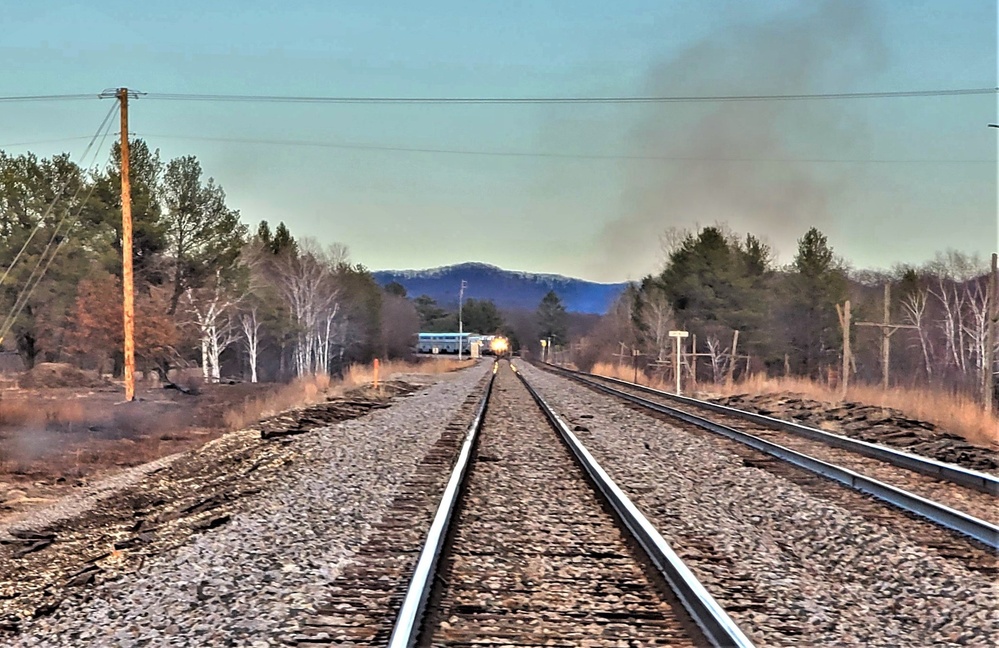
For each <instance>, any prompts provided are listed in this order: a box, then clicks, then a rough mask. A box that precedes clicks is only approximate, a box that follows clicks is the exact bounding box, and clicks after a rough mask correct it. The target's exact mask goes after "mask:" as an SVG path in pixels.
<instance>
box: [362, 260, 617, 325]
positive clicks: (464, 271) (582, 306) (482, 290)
mask: <svg viewBox="0 0 999 648" xmlns="http://www.w3.org/2000/svg"><path fill="white" fill-rule="evenodd" d="M372 274H373V275H374V277H375V281H377V282H378V283H379V285H382V286H384V285H386V284H388V283H391V282H393V281H395V282H398V283H400V284H402V285H403V286H404V287H405V288H406V293H407V295H408V296H409V297H410V298H412V297H418V296H420V295H429V296H430V297H432V298H434V299H435V300H436V301H437V303H438V304H441V305H442V306H448V307H451V306H456V305H457V304H458V289H459V287H460V286H461V281H462V280H464V281H465V282H466V283H467V286H466V288H465V299H469V298H471V299H491V300H492V301H493V302H494V303H495V304H496V306H497V307H499V308H501V309H520V308H526V309H530V310H534V309H536V308H537V307H538V304H539V303H540V302H541V298H542V297H544V296H545V294H547V293H548V291H549V290H554V291H555V293H556V294H558V296H559V298H560V299H561V300H562V303H563V304H564V305H565V309H566V310H567V311H570V312H576V313H596V314H599V315H602V314H604V313H606V312H607V310H608V309H609V308H610V306H611V304H612V303H613V302H614V300H615V299H616V298H617V296H618V295H620V294H621V292H622V291H623V290H624V288H625V286H627V285H628V284H626V283H612V284H602V283H595V282H592V281H584V280H582V279H574V278H572V277H563V276H562V275H556V274H537V273H531V272H515V271H511V270H503V269H502V268H497V267H496V266H493V265H489V264H486V263H460V264H457V265H451V266H444V267H441V268H430V269H428V270H378V271H374V272H372Z"/></svg>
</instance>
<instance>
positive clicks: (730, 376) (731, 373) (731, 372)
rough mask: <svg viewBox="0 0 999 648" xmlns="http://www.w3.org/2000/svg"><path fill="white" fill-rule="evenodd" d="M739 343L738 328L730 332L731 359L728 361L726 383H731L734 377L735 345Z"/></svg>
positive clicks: (736, 358)
mask: <svg viewBox="0 0 999 648" xmlns="http://www.w3.org/2000/svg"><path fill="white" fill-rule="evenodd" d="M738 345H739V329H736V330H735V333H733V334H732V359H731V360H730V361H729V363H728V378H727V379H726V381H725V382H726V384H728V385H731V384H732V381H733V379H734V378H735V362H736V360H738V359H739V358H738V356H737V355H736V347H737V346H738Z"/></svg>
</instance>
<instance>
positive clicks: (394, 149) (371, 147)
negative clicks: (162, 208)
mask: <svg viewBox="0 0 999 648" xmlns="http://www.w3.org/2000/svg"><path fill="white" fill-rule="evenodd" d="M135 136H136V137H144V138H160V139H177V140H191V141H201V142H224V143H231V144H247V145H251V146H252V145H260V146H306V147H315V148H331V149H339V150H347V151H371V152H385V153H425V154H442V155H470V156H482V157H518V158H525V157H526V158H555V159H568V160H646V161H661V162H818V163H823V162H824V163H830V164H837V163H842V164H855V163H860V164H863V163H871V164H905V163H911V164H981V163H993V164H994V163H995V160H987V159H964V160H961V159H949V160H948V159H942V160H930V159H923V160H919V159H858V158H854V159H843V158H724V157H698V156H668V155H610V154H600V153H557V152H544V151H484V150H471V149H447V148H423V147H407V146H384V145H379V144H361V143H351V142H317V141H312V140H284V139H249V138H238V137H203V136H196V135H191V136H188V135H161V134H157V133H135Z"/></svg>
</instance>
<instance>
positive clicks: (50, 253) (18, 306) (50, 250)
mask: <svg viewBox="0 0 999 648" xmlns="http://www.w3.org/2000/svg"><path fill="white" fill-rule="evenodd" d="M116 108H118V105H117V104H115V105H113V106H112V107H111V109H110V110H109V111H108V114H107V115H105V117H104V120H103V121H102V122H101V126H100V128H99V129H98V131H97V133H95V135H94V138H93V139H92V140H91V142H90V144H88V146H87V149H86V151H85V152H84V155H83V156H81V162H84V158H86V155H87V153H88V152H89V151H90V149H91V148H92V146H93V144H94V142H95V141H96V140H97V137H98V136H100V145H99V146H98V147H97V148H96V149H94V154H93V158H92V161H91V164H90V165H88V166H81V167H80V169H81V171H82V170H83V169H85V168H96V163H97V156H98V152H99V151H100V150H101V149H103V148H104V144H105V142H106V141H107V137H108V134H109V132H110V131H111V126H112V123H113V122H112V121H111V116H112V115H113V114H114V113H115V112H116V110H115V109H116ZM102 131H103V132H102ZM81 180H82V173H81ZM68 183H69V180H68V179H67V180H66V182H64V183H63V186H62V189H65V187H66V186H67V185H68ZM84 184H87V183H84V182H82V181H81V182H80V184H79V186H78V187H77V189H76V192H75V193H74V194H73V197H72V199H71V201H73V202H77V199H78V198H79V196H80V192H81V191H82V190H83V186H84ZM89 185H90V189H89V190H88V191H87V195H86V196H85V197H84V198H83V200H82V201H79V202H78V203H77V204H78V206H77V209H76V213H74V214H73V216H72V220H70V218H69V216H70V213H71V212H72V208H70V209H68V210H67V211H66V212H65V213H64V214H63V216H62V218H61V219H60V220H59V222H58V223H57V224H56V227H55V229H54V230H53V231H52V236H51V237H50V238H49V241H48V243H47V244H46V245H45V247H44V248H43V249H42V252H41V253H40V254H39V256H38V261H37V262H36V263H35V267H34V268H33V269H32V271H31V274H29V275H28V279H27V280H26V281H25V285H24V286H23V287H22V289H21V291H20V292H19V294H18V297H17V299H16V300H15V302H14V306H13V307H12V309H11V312H10V313H8V315H7V317H6V318H5V319H4V321H3V323H2V324H0V340H3V338H5V337H6V336H7V334H8V333H9V332H10V330H11V329H12V328H13V326H14V323H15V322H16V321H17V318H18V317H20V316H21V313H22V312H23V311H24V309H25V307H26V306H27V304H28V302H29V301H30V300H31V297H32V295H34V293H35V290H36V289H37V288H38V286H39V284H40V283H41V281H42V279H43V278H44V277H45V274H46V273H47V272H48V269H49V267H50V266H51V265H52V262H53V261H54V260H55V258H56V256H57V255H58V254H59V250H61V249H62V247H63V246H64V245H65V244H66V242H67V241H69V233H70V230H71V229H72V225H73V223H74V222H75V221H76V220H77V219H78V218H79V216H80V214H81V213H82V212H83V208H84V206H85V205H86V204H87V202H88V201H89V200H90V197H91V196H92V195H93V193H94V189H96V187H97V183H95V182H91V183H89ZM59 193H61V191H60V192H59ZM57 196H58V194H57ZM54 204H55V202H54V201H53V204H52V205H50V206H49V209H48V210H47V211H46V215H47V214H48V213H49V212H51V210H52V208H53V207H54ZM43 222H44V217H43V218H42V219H40V220H39V223H43ZM67 222H68V223H69V226H68V227H67V228H66V232H65V233H64V234H61V235H60V232H61V231H62V228H63V225H64V224H66V223H67ZM37 231H38V228H37V227H36V228H35V230H33V231H32V234H31V236H30V237H29V242H30V239H31V238H33V237H34V234H35V232H37ZM60 236H61V238H60ZM57 238H58V239H59V240H58V242H57V243H56V239H57ZM53 244H55V245H54V247H53ZM26 247H27V242H26V243H25V245H24V246H22V248H21V251H20V252H19V253H18V257H20V255H21V254H22V253H23V252H24V250H25V248H26ZM46 255H47V257H46ZM18 257H15V259H14V262H13V263H11V265H10V267H8V268H7V272H5V273H4V276H3V279H4V280H5V279H6V278H7V276H8V275H9V274H10V271H11V270H12V269H13V267H14V265H15V263H16V262H17V258H18ZM43 261H44V265H42V263H43ZM0 285H3V280H0Z"/></svg>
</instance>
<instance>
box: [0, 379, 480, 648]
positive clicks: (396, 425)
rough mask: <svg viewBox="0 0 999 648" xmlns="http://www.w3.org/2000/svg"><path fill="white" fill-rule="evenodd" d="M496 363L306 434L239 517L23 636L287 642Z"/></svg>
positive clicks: (80, 599)
mask: <svg viewBox="0 0 999 648" xmlns="http://www.w3.org/2000/svg"><path fill="white" fill-rule="evenodd" d="M490 365H491V363H488V362H482V363H480V364H479V365H477V366H475V367H473V368H471V369H467V370H464V371H461V372H458V373H454V374H446V375H444V376H441V377H440V378H439V380H438V381H437V382H436V383H435V384H433V385H431V386H429V387H427V388H426V389H423V390H421V391H419V392H417V393H415V394H413V395H411V396H409V397H407V398H405V399H403V400H401V401H399V402H397V403H396V404H395V405H393V406H392V407H390V408H387V409H383V410H379V411H376V412H374V413H372V414H370V415H368V416H365V417H364V418H360V419H355V420H351V421H345V422H343V423H339V424H337V425H334V426H331V427H328V428H319V429H316V430H312V431H310V432H309V433H308V434H306V435H303V436H302V437H300V438H298V439H297V440H296V443H297V444H298V445H296V449H297V450H298V456H297V457H296V461H295V462H293V463H291V464H290V465H288V466H287V467H286V468H285V469H283V471H282V472H281V473H280V476H279V477H280V478H279V479H278V480H275V481H274V483H272V484H270V485H269V486H268V487H267V488H265V489H264V490H263V491H262V492H260V493H258V494H256V495H252V496H250V497H247V498H246V499H245V500H244V501H242V502H241V504H240V510H239V511H238V512H236V513H234V514H233V515H232V519H231V520H230V521H229V522H228V523H227V524H225V525H224V526H221V527H220V528H216V529H212V530H209V531H207V532H205V533H202V534H200V535H196V536H192V537H191V538H190V539H189V541H187V542H185V543H184V544H183V545H181V546H179V547H176V548H174V549H172V550H169V551H166V552H163V553H161V554H159V555H156V556H153V557H151V558H149V559H148V560H146V561H145V562H144V563H143V564H142V565H141V567H139V568H138V569H137V570H135V571H134V573H130V574H126V575H124V576H122V577H121V578H119V579H117V580H114V581H111V582H106V583H102V584H99V585H97V586H95V587H86V588H80V589H78V590H77V591H76V592H74V593H73V594H71V595H70V596H69V597H68V598H66V599H65V600H63V601H62V602H61V604H60V605H59V607H58V609H56V610H55V612H53V613H52V614H51V615H49V616H43V617H41V618H38V619H36V620H34V621H32V622H30V623H28V624H27V625H26V626H25V627H24V628H23V629H22V631H21V633H20V635H19V636H17V637H11V638H10V641H11V645H16V646H60V647H61V646H69V645H113V646H139V645H157V646H159V645H176V646H180V645H190V646H208V645H226V646H271V645H282V640H283V639H285V640H286V638H287V637H289V636H290V635H293V634H294V633H295V632H297V631H298V630H299V628H300V625H299V622H300V620H302V619H303V618H306V617H308V616H309V615H311V614H312V613H313V612H314V609H315V605H316V603H317V602H318V601H320V600H322V599H323V597H324V592H325V588H326V587H327V586H328V584H329V583H330V582H331V581H332V580H333V579H335V578H336V576H337V575H338V574H339V573H340V571H341V569H342V568H343V566H344V565H345V564H347V563H348V562H349V561H350V558H351V555H352V554H353V553H354V552H355V551H356V549H357V547H358V546H359V545H360V544H361V543H362V542H364V540H365V538H366V536H367V534H368V531H369V530H370V528H371V525H372V524H374V523H376V522H377V521H378V520H379V519H380V517H381V516H382V514H383V512H384V510H385V508H386V506H387V505H388V504H389V502H390V501H391V500H392V496H393V494H394V492H395V491H396V489H397V488H398V486H399V485H400V484H401V483H403V482H404V481H405V480H406V479H407V478H408V476H409V475H411V474H412V472H413V471H414V469H415V467H416V465H417V464H418V463H419V461H420V459H421V458H422V456H423V455H424V454H425V453H426V452H427V450H428V449H429V448H430V447H431V446H432V445H433V444H434V442H435V441H436V440H437V438H438V437H439V435H440V433H441V431H442V430H443V429H444V428H445V426H446V425H447V423H448V422H449V420H450V419H451V417H452V416H453V415H454V413H455V412H457V411H458V409H459V408H460V407H461V405H462V403H463V402H464V401H465V399H466V397H467V396H468V395H469V393H471V392H472V391H473V390H476V389H478V386H479V384H480V382H481V380H482V378H483V377H484V376H485V375H486V372H487V371H489V369H490ZM173 460H174V461H178V460H182V458H180V459H177V458H174V459H173ZM103 495H104V496H105V497H110V496H113V495H110V494H103ZM62 515H66V512H65V511H64V510H62V511H60V517H61V516H62Z"/></svg>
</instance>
